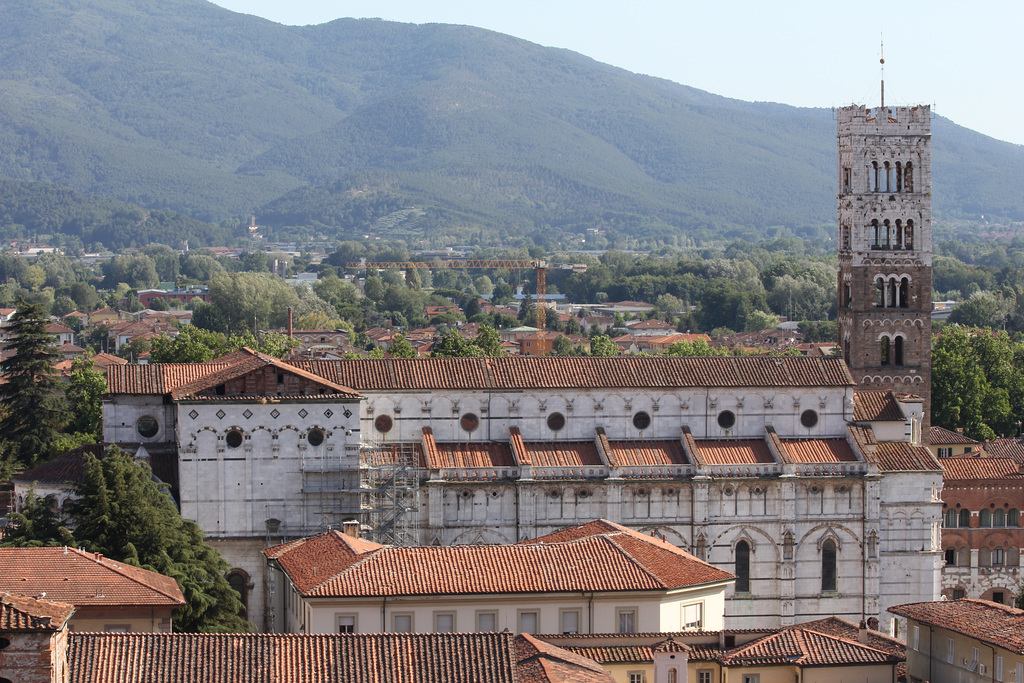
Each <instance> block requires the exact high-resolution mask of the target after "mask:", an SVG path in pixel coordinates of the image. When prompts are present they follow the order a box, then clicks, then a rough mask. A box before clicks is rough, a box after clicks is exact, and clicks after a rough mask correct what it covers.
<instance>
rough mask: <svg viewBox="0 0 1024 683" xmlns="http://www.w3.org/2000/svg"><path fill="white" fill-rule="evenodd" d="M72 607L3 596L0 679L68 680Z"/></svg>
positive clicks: (0, 595)
mask: <svg viewBox="0 0 1024 683" xmlns="http://www.w3.org/2000/svg"><path fill="white" fill-rule="evenodd" d="M74 611H75V608H74V606H73V605H67V604H64V603H60V602H56V601H53V600H36V599H35V598H29V597H23V596H18V595H10V594H8V593H0V680H4V681H11V682H12V683H14V682H15V681H17V682H21V681H31V682H32V683H36V682H37V681H38V682H41V683H51V682H52V683H58V682H59V683H63V682H64V681H66V680H67V675H68V669H67V649H68V629H67V622H68V619H70V618H71V615H72V614H73V613H74Z"/></svg>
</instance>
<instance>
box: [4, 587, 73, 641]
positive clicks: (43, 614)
mask: <svg viewBox="0 0 1024 683" xmlns="http://www.w3.org/2000/svg"><path fill="white" fill-rule="evenodd" d="M74 612H75V606H74V605H68V604H65V603H62V602H53V601H51V600H37V599H35V598H30V597H26V596H22V595H13V594H11V593H5V592H0V632H2V631H56V630H58V629H60V628H62V627H63V626H64V624H65V623H67V620H68V619H70V618H71V615H72V614H74Z"/></svg>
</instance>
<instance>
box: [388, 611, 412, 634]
mask: <svg viewBox="0 0 1024 683" xmlns="http://www.w3.org/2000/svg"><path fill="white" fill-rule="evenodd" d="M391 630H392V631H393V632H395V633H412V615H411V614H393V615H392V616H391Z"/></svg>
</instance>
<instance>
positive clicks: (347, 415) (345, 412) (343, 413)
mask: <svg viewBox="0 0 1024 683" xmlns="http://www.w3.org/2000/svg"><path fill="white" fill-rule="evenodd" d="M341 414H342V415H344V416H345V417H346V418H349V417H352V411H351V410H349V409H348V408H345V410H344V411H343V412H342V413H341Z"/></svg>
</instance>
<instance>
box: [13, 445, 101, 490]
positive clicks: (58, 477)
mask: <svg viewBox="0 0 1024 683" xmlns="http://www.w3.org/2000/svg"><path fill="white" fill-rule="evenodd" d="M86 453H91V454H92V455H95V456H96V457H97V458H102V457H103V454H104V446H103V444H85V445H84V446H79V447H78V448H74V449H72V450H70V451H68V452H67V453H65V454H64V455H58V456H57V457H56V458H54V459H53V460H50V461H47V462H44V463H43V464H42V465H39V466H38V467H33V468H32V469H30V470H25V471H24V472H22V473H20V474H16V475H15V476H13V477H11V481H14V482H17V483H19V484H35V483H38V484H44V485H49V486H64V485H69V484H80V483H82V482H83V481H85V460H84V457H83V456H84V455H85V454H86Z"/></svg>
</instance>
